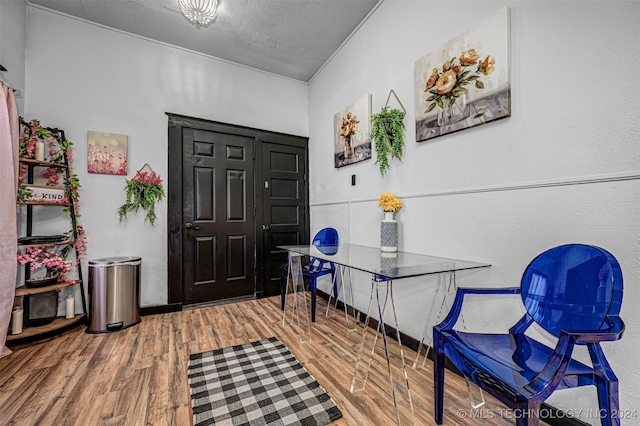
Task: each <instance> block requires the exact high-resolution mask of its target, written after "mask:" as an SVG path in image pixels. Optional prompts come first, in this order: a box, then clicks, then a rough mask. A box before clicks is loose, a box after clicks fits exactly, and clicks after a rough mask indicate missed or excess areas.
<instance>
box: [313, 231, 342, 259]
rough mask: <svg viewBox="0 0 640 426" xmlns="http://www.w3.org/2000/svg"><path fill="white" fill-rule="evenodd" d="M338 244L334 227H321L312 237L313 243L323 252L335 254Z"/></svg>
mask: <svg viewBox="0 0 640 426" xmlns="http://www.w3.org/2000/svg"><path fill="white" fill-rule="evenodd" d="M338 244H339V239H338V231H336V230H335V229H334V228H323V229H321V230H320V231H318V233H317V234H316V236H315V237H313V245H314V246H316V248H317V249H318V250H320V251H321V252H322V253H324V254H336V252H337V251H338Z"/></svg>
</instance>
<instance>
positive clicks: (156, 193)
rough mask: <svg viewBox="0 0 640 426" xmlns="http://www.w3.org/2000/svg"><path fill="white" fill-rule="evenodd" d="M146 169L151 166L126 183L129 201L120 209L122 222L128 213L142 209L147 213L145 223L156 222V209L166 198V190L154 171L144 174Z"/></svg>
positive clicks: (125, 188)
mask: <svg viewBox="0 0 640 426" xmlns="http://www.w3.org/2000/svg"><path fill="white" fill-rule="evenodd" d="M145 167H149V165H148V164H145V165H144V166H143V167H142V169H140V170H139V171H138V172H137V173H136V175H135V176H134V177H133V178H132V179H131V180H127V181H126V182H127V184H126V185H125V187H124V191H125V193H126V196H127V199H126V201H125V203H124V204H123V205H121V206H120V207H119V208H118V216H119V217H120V222H122V219H124V218H126V217H127V214H128V213H130V212H137V211H138V209H140V208H142V210H144V211H146V212H147V214H146V215H145V217H144V221H145V222H146V221H147V220H148V221H149V222H150V223H151V225H153V224H154V222H155V220H156V217H157V216H156V210H155V207H156V203H158V202H160V201H161V200H162V199H163V198H164V188H163V187H162V179H160V176H158V175H156V172H154V171H153V170H151V171H149V172H146V171H144V172H143V171H142V170H143V169H144V168H145ZM149 169H151V167H149Z"/></svg>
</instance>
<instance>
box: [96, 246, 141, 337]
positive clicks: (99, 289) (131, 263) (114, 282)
mask: <svg viewBox="0 0 640 426" xmlns="http://www.w3.org/2000/svg"><path fill="white" fill-rule="evenodd" d="M141 263H142V258H140V257H129V256H126V257H125V256H121V257H107V258H103V259H95V260H90V261H89V326H88V327H87V333H107V332H111V331H118V330H121V329H123V328H126V327H130V326H132V325H135V324H138V323H139V322H140V264H141Z"/></svg>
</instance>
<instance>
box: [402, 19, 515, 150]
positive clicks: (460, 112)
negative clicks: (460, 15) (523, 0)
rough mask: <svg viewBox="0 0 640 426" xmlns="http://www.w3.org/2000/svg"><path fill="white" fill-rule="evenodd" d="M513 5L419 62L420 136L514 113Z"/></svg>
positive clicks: (452, 129) (418, 126)
mask: <svg viewBox="0 0 640 426" xmlns="http://www.w3.org/2000/svg"><path fill="white" fill-rule="evenodd" d="M509 33H510V27H509V8H507V7H504V8H502V9H500V10H498V12H496V13H495V14H494V15H493V16H490V17H488V18H486V19H484V20H483V21H482V22H480V23H478V24H476V25H474V26H473V27H471V28H469V29H468V30H467V31H465V32H464V33H462V34H460V35H459V36H457V37H455V38H453V39H452V40H449V41H448V42H446V43H445V44H443V45H442V46H440V47H439V48H437V49H436V50H434V51H433V52H431V53H429V54H428V55H425V56H424V57H422V58H420V59H418V60H417V61H416V86H415V99H416V141H418V142H421V141H425V140H429V139H433V138H435V137H438V136H442V135H445V134H447V133H452V132H457V131H460V130H464V129H468V128H470V127H474V126H478V125H480V124H485V123H488V122H490V121H494V120H498V119H501V118H505V117H509V116H510V115H511V84H510V54H509V39H510V36H509Z"/></svg>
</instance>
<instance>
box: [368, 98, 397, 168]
mask: <svg viewBox="0 0 640 426" xmlns="http://www.w3.org/2000/svg"><path fill="white" fill-rule="evenodd" d="M404 116H405V113H404V112H403V111H401V110H399V109H396V108H391V107H389V106H385V107H384V108H382V110H380V112H379V113H377V114H373V115H372V116H371V139H373V141H374V145H375V147H376V162H375V164H377V165H378V169H379V170H380V175H381V176H384V175H385V173H386V172H387V171H388V170H389V167H390V165H389V157H391V158H397V159H398V160H400V161H402V150H403V148H404Z"/></svg>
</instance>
